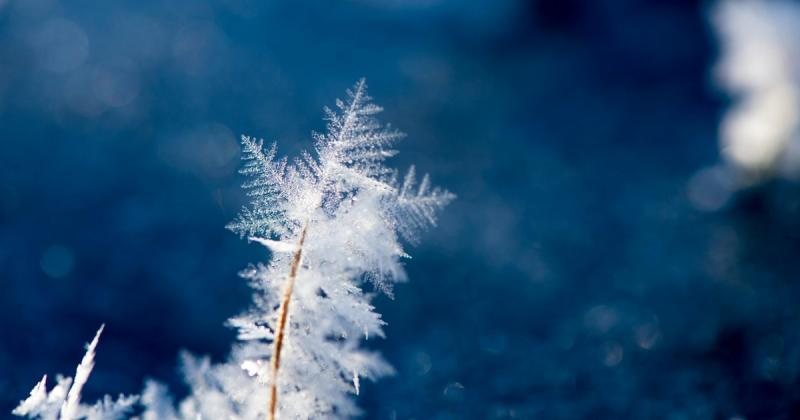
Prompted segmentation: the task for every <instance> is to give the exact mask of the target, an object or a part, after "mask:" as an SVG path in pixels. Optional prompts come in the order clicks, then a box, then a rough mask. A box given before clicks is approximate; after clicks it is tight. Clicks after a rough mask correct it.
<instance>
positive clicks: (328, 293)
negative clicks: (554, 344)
mask: <svg viewBox="0 0 800 420" xmlns="http://www.w3.org/2000/svg"><path fill="white" fill-rule="evenodd" d="M336 108H337V109H336V110H331V109H325V116H326V120H327V122H328V124H327V132H326V133H325V134H314V139H315V147H314V152H315V154H314V155H313V156H312V155H311V154H310V153H303V154H302V156H301V157H300V158H299V159H296V160H294V161H293V162H291V163H289V162H288V160H287V159H286V158H282V159H277V158H276V154H277V153H276V147H275V145H272V146H270V147H268V148H264V147H263V143H262V141H261V140H256V139H253V138H250V137H242V148H243V156H242V158H243V160H244V161H245V164H244V167H243V168H242V170H241V173H242V174H244V175H246V176H247V177H248V181H247V182H246V183H245V184H244V185H243V186H244V188H245V189H247V191H248V196H249V197H250V198H251V202H250V204H249V205H248V206H246V207H245V208H243V209H242V211H241V212H240V214H239V216H238V217H237V218H236V220H235V221H234V222H233V223H231V224H230V225H229V226H228V228H229V229H230V230H232V231H234V232H236V233H237V234H239V235H240V236H242V237H246V238H249V239H250V240H251V241H254V242H257V243H259V244H261V245H264V246H265V247H266V248H267V249H269V250H270V251H271V252H272V260H271V261H270V263H269V264H268V265H262V264H259V265H257V266H252V267H250V268H248V269H247V270H245V271H244V272H243V273H242V276H243V277H245V278H247V279H249V280H250V281H251V284H252V285H253V287H254V288H256V294H255V304H254V306H253V308H252V309H251V310H250V311H249V312H247V313H245V314H243V315H241V316H238V317H236V318H233V319H231V320H230V321H229V324H230V325H231V326H233V327H234V328H236V329H237V330H238V331H239V339H240V340H242V342H241V343H240V344H238V345H237V346H235V347H234V350H233V352H232V354H231V356H230V360H229V362H228V363H225V364H221V365H211V364H210V363H209V361H208V360H207V359H199V360H198V359H194V358H191V357H189V356H187V357H186V358H185V362H184V366H185V373H186V377H187V381H188V382H189V384H190V386H191V388H192V394H191V395H190V396H189V397H188V398H187V399H186V400H185V401H184V402H183V403H181V404H180V417H182V418H186V419H188V418H205V419H217V418H228V419H252V418H265V417H267V416H270V415H271V414H273V413H271V412H270V411H271V406H272V404H273V403H274V402H277V404H276V406H275V408H276V413H274V414H276V415H277V417H278V418H281V419H308V418H331V417H352V416H354V415H357V414H358V412H359V410H358V409H357V407H356V405H355V404H354V402H353V400H352V398H351V396H352V395H353V394H358V392H359V391H360V388H361V386H362V384H361V383H360V380H361V379H363V378H367V379H372V380H374V379H377V378H379V377H381V376H384V375H387V374H390V373H392V368H391V367H390V366H389V365H388V364H387V363H386V362H385V361H384V360H383V359H382V358H381V357H380V355H378V354H376V353H374V352H371V351H368V350H365V349H363V348H361V341H362V339H367V338H368V337H375V336H378V337H382V336H383V325H384V322H383V321H382V320H381V317H380V315H379V314H377V313H375V311H374V307H373V306H372V305H371V304H370V298H371V296H372V294H371V293H369V292H368V291H365V289H364V288H363V287H364V285H365V282H367V283H369V284H371V285H372V286H371V287H372V288H375V289H378V290H381V291H384V292H386V293H391V289H392V284H393V283H395V282H397V281H402V280H404V279H405V272H404V270H403V266H402V264H401V262H400V260H401V258H403V257H406V256H407V255H406V253H405V252H404V251H403V248H402V246H401V244H400V240H399V236H402V237H404V238H406V239H407V240H408V241H410V242H414V241H416V234H417V232H419V230H420V229H423V228H426V227H428V226H431V225H434V224H435V222H436V213H437V212H438V210H440V209H441V208H443V207H444V206H445V205H446V204H447V203H448V202H450V201H451V200H452V199H453V197H454V196H453V195H452V194H451V193H449V192H447V191H444V190H441V189H439V188H432V187H431V186H430V181H429V179H428V177H427V176H424V177H423V178H422V181H421V182H420V184H419V186H417V184H416V180H415V173H414V168H413V167H412V168H411V169H410V170H409V172H408V174H407V175H405V176H404V177H402V178H403V181H402V182H399V181H398V179H399V178H401V177H400V176H399V175H398V173H397V172H396V171H395V170H393V169H390V168H388V167H386V166H385V165H384V161H385V159H386V158H388V157H391V156H393V155H395V154H396V151H395V150H393V149H392V147H393V145H394V144H395V143H396V142H397V141H398V140H399V139H401V138H402V137H403V134H402V133H400V132H399V131H397V130H395V129H393V128H391V127H390V126H388V125H383V124H381V123H380V122H378V120H377V119H376V118H375V115H376V114H377V113H379V112H380V111H381V108H380V107H379V106H377V105H375V104H373V103H372V102H371V98H370V97H369V96H368V95H367V90H366V83H365V81H364V80H363V79H362V80H361V81H359V82H358V83H356V85H355V86H354V87H353V88H352V89H351V90H348V91H347V99H346V100H345V101H341V100H339V101H336ZM273 353H274V354H273ZM275 378H277V381H276V380H275ZM268 390H269V391H268ZM272 392H274V394H272ZM145 395H148V396H151V395H152V393H151V394H148V393H145ZM147 404H148V401H147V400H146V401H145V405H147Z"/></svg>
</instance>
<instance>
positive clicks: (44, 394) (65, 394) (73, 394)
mask: <svg viewBox="0 0 800 420" xmlns="http://www.w3.org/2000/svg"><path fill="white" fill-rule="evenodd" d="M103 328H105V325H102V326H100V329H98V330H97V333H96V334H95V336H94V339H92V341H91V342H90V343H89V344H88V345H87V346H86V354H85V355H84V356H83V359H82V360H81V363H80V364H79V365H78V368H77V370H76V371H75V379H74V380H73V379H72V378H68V377H67V378H65V377H62V376H60V375H59V376H58V377H57V379H56V381H57V384H56V386H55V387H54V388H53V389H52V390H50V391H49V392H48V391H47V375H44V377H42V380H41V381H39V383H37V384H36V386H34V387H33V390H32V391H31V394H30V396H29V397H28V398H27V399H25V400H24V401H22V402H20V404H19V406H17V408H15V409H14V411H13V412H12V414H14V415H17V416H25V417H29V418H34V419H41V420H73V419H87V420H114V419H119V418H122V417H123V416H124V415H125V414H126V413H128V412H129V411H130V410H131V409H132V407H133V405H134V404H136V401H137V400H138V397H137V396H133V395H132V396H124V395H120V396H119V398H118V399H117V400H113V399H112V398H111V397H109V396H108V395H106V396H105V397H104V398H103V399H102V400H101V401H99V402H97V403H95V404H94V405H92V406H87V405H84V404H81V391H82V390H83V386H84V385H85V384H86V381H88V380H89V375H90V374H91V373H92V369H93V368H94V357H95V350H96V349H97V343H98V342H99V341H100V334H102V332H103Z"/></svg>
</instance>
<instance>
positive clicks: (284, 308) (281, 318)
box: [269, 222, 308, 420]
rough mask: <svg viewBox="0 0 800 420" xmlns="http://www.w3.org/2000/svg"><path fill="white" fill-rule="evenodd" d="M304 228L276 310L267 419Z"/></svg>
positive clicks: (272, 408)
mask: <svg viewBox="0 0 800 420" xmlns="http://www.w3.org/2000/svg"><path fill="white" fill-rule="evenodd" d="M306 229H308V222H306V225H305V226H304V227H303V231H302V232H301V233H300V241H299V242H298V243H297V251H296V252H295V253H294V256H293V257H292V264H291V266H289V278H288V279H286V289H284V291H283V299H281V307H280V310H279V311H278V331H276V333H275V341H274V343H273V348H272V360H271V365H272V381H271V383H270V386H269V394H270V399H269V419H270V420H275V410H276V409H277V408H278V369H280V367H281V349H282V348H283V336H284V334H285V332H286V320H287V319H288V318H289V302H290V301H291V299H292V291H293V290H294V281H295V279H296V278H297V269H298V268H299V267H300V259H301V257H302V255H303V242H305V240H306Z"/></svg>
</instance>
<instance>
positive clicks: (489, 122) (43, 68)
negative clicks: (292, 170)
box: [0, 0, 800, 419]
mask: <svg viewBox="0 0 800 420" xmlns="http://www.w3.org/2000/svg"><path fill="white" fill-rule="evenodd" d="M707 6H708V4H706V3H700V2H694V1H688V0H686V1H677V0H649V1H633V0H596V1H579V0H535V1H518V0H474V1H458V0H410V1H401V0H361V1H339V2H333V1H329V2H290V1H269V2H265V1H257V0H220V1H194V0H193V1H189V0H178V1H172V2H161V1H122V2H97V1H86V0H73V1H64V2H58V1H56V0H24V1H23V0H19V1H15V0H0V413H8V412H9V411H10V410H11V409H12V408H13V406H14V405H15V404H16V403H17V402H18V401H19V400H20V399H22V398H24V397H26V396H27V393H28V391H29V390H30V388H31V387H32V386H33V385H34V383H35V382H36V381H37V380H38V379H39V378H40V376H41V375H42V374H43V373H50V374H55V373H57V372H61V373H64V374H67V375H72V374H73V372H74V367H75V365H76V364H77V363H78V361H79V360H80V357H81V355H82V354H83V349H82V344H83V343H85V342H86V341H88V340H89V339H90V338H91V336H92V334H93V333H94V331H95V330H96V329H97V327H98V326H99V325H100V324H101V323H106V326H107V328H106V333H105V335H104V337H103V339H102V341H101V344H100V347H99V354H98V358H97V366H96V368H95V371H94V374H93V376H92V379H91V380H90V382H89V384H88V385H87V390H86V397H88V398H89V399H93V398H94V397H97V396H99V395H101V394H102V393H105V392H108V393H112V394H117V393H120V392H125V393H131V392H138V391H139V390H140V389H141V385H142V381H143V379H144V378H145V377H147V376H149V377H154V378H158V379H160V380H163V381H166V382H168V383H169V384H170V386H171V388H172V390H173V392H175V393H176V394H178V395H180V394H181V393H183V392H185V388H183V387H182V385H181V378H180V374H179V372H178V371H177V366H178V360H177V355H178V352H179V351H180V349H187V350H189V351H191V352H193V353H197V354H209V355H211V356H212V357H213V358H214V359H215V360H223V359H224V356H225V354H226V352H227V349H228V348H229V345H230V343H231V342H232V340H233V339H234V337H233V334H232V332H231V331H230V330H228V329H226V328H225V327H224V326H223V322H224V320H225V319H226V318H227V317H229V316H231V315H233V314H236V313H238V312H239V311H241V310H243V309H244V308H246V307H247V305H248V303H249V299H250V297H249V296H250V293H249V291H248V289H247V287H246V285H245V282H244V281H242V280H240V279H239V278H238V277H237V276H236V273H237V271H238V270H240V269H241V268H243V267H245V266H246V264H247V263H248V262H256V261H263V260H266V259H267V258H268V255H267V254H266V253H265V252H264V251H263V249H262V248H261V247H259V246H256V245H248V244H247V243H246V242H244V241H240V240H239V239H238V238H237V237H236V236H235V235H233V234H231V233H229V232H227V231H226V230H224V229H223V226H224V225H225V224H226V223H227V222H228V221H230V220H231V219H232V218H233V217H234V215H235V214H236V212H237V210H238V209H239V207H240V205H241V204H242V203H243V200H244V199H245V197H244V194H243V193H242V192H241V190H240V189H239V184H240V183H241V181H242V180H241V178H240V177H239V176H238V175H237V174H236V169H237V166H238V164H239V160H238V144H237V138H238V136H239V135H240V134H242V133H246V134H251V135H255V136H259V137H264V138H265V139H267V140H278V141H279V147H280V152H281V153H285V154H289V155H296V154H297V153H298V152H299V151H300V150H302V149H304V148H308V147H310V146H311V140H310V132H311V131H312V130H318V131H319V130H323V129H324V124H323V122H322V120H321V118H320V117H321V109H322V107H323V106H324V105H330V104H332V103H333V101H334V99H335V98H336V97H340V96H342V95H343V93H344V89H345V88H347V87H349V86H350V85H351V84H352V83H353V82H355V81H356V80H357V79H358V78H359V77H361V76H366V77H367V79H368V82H369V84H370V86H371V93H372V95H373V96H374V97H375V98H376V101H377V102H378V103H379V104H381V105H383V106H384V107H385V108H386V112H385V113H384V114H383V119H384V120H385V121H390V122H392V123H393V124H394V125H395V126H397V127H399V128H401V129H403V130H404V131H406V132H407V133H408V134H409V136H408V138H407V139H406V140H405V141H404V142H403V144H402V145H401V146H400V150H401V152H402V153H401V154H400V156H399V157H398V158H396V159H395V164H396V165H397V166H399V167H401V168H405V167H407V166H408V165H409V164H410V163H412V162H413V163H416V164H417V165H418V167H419V168H420V169H421V170H424V171H428V172H430V173H431V174H432V176H433V178H434V180H435V182H436V183H437V184H440V185H444V186H446V187H447V188H449V189H450V190H452V191H453V192H455V193H456V194H458V196H459V199H458V200H457V201H456V202H455V203H454V204H452V206H451V207H449V208H448V209H447V210H446V212H445V215H444V217H443V218H442V220H441V223H440V226H439V227H438V228H437V229H435V230H433V231H432V232H430V233H428V234H427V235H426V237H425V240H424V241H423V244H422V245H421V246H419V247H416V248H414V249H412V250H411V251H410V252H411V253H412V254H413V255H414V258H413V259H412V260H410V261H409V262H408V264H407V266H408V271H409V274H410V278H411V279H412V280H411V282H410V283H408V284H404V285H401V286H399V287H398V289H397V291H396V292H397V293H396V299H395V300H393V301H392V300H389V299H386V298H380V299H378V300H377V302H376V303H377V306H378V310H379V311H380V312H381V313H383V314H384V316H385V319H386V320H387V321H388V323H389V326H388V329H387V330H388V338H387V339H386V340H377V341H371V345H372V346H374V347H375V348H377V349H379V350H381V351H382V352H383V353H384V354H385V356H386V357H387V359H388V360H389V361H390V362H391V363H392V364H393V365H394V366H395V367H396V368H397V371H398V374H397V375H396V376H395V377H393V378H389V379H386V380H383V381H381V382H379V383H377V384H365V385H364V386H363V387H362V389H363V393H362V396H361V397H360V398H359V402H360V404H361V405H362V406H363V407H364V408H365V410H366V417H367V418H375V419H408V418H416V419H465V418H476V419H483V418H491V419H506V418H518V419H519V418H540V419H580V418H592V419H620V418H629V419H649V418H669V419H712V418H725V419H728V418H734V416H741V417H747V418H753V419H755V418H776V419H788V418H797V417H798V416H800V383H799V382H800V379H799V378H800V376H799V375H800V310H798V305H797V299H798V296H800V290H799V289H800V287H799V286H798V278H797V274H798V273H797V272H798V269H797V265H798V255H800V238H799V237H798V233H800V230H799V229H800V226H799V225H798V220H800V218H798V210H797V209H798V208H800V198H799V197H798V194H797V192H796V190H795V189H794V188H793V187H792V186H788V185H782V184H774V185H768V186H765V187H763V188H759V189H756V190H752V191H749V192H747V193H744V194H741V195H740V196H739V197H738V198H737V200H736V202H735V203H734V204H732V205H731V206H729V207H728V208H726V209H725V210H723V211H720V212H716V213H703V212H700V211H697V210H695V209H694V208H693V206H692V205H691V202H690V201H689V200H688V199H687V198H686V197H687V196H686V185H687V182H688V180H689V179H690V178H691V176H692V175H693V174H694V173H695V172H696V171H698V170H700V169H701V168H703V167H706V166H708V165H712V164H714V163H715V162H716V161H717V159H718V157H717V140H716V135H717V125H718V121H719V117H720V115H721V113H722V112H723V111H724V109H725V106H726V104H727V102H728V99H727V98H725V97H724V96H722V95H721V94H720V93H718V92H717V91H716V90H715V88H714V86H713V83H712V81H711V78H710V67H711V65H712V64H713V62H714V60H715V59H716V55H717V52H716V47H715V40H714V37H713V34H712V33H711V30H710V28H709V27H708V25H707V23H706V17H707V15H706V13H707ZM5 416H6V415H5V414H3V415H0V417H3V418H5Z"/></svg>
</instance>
